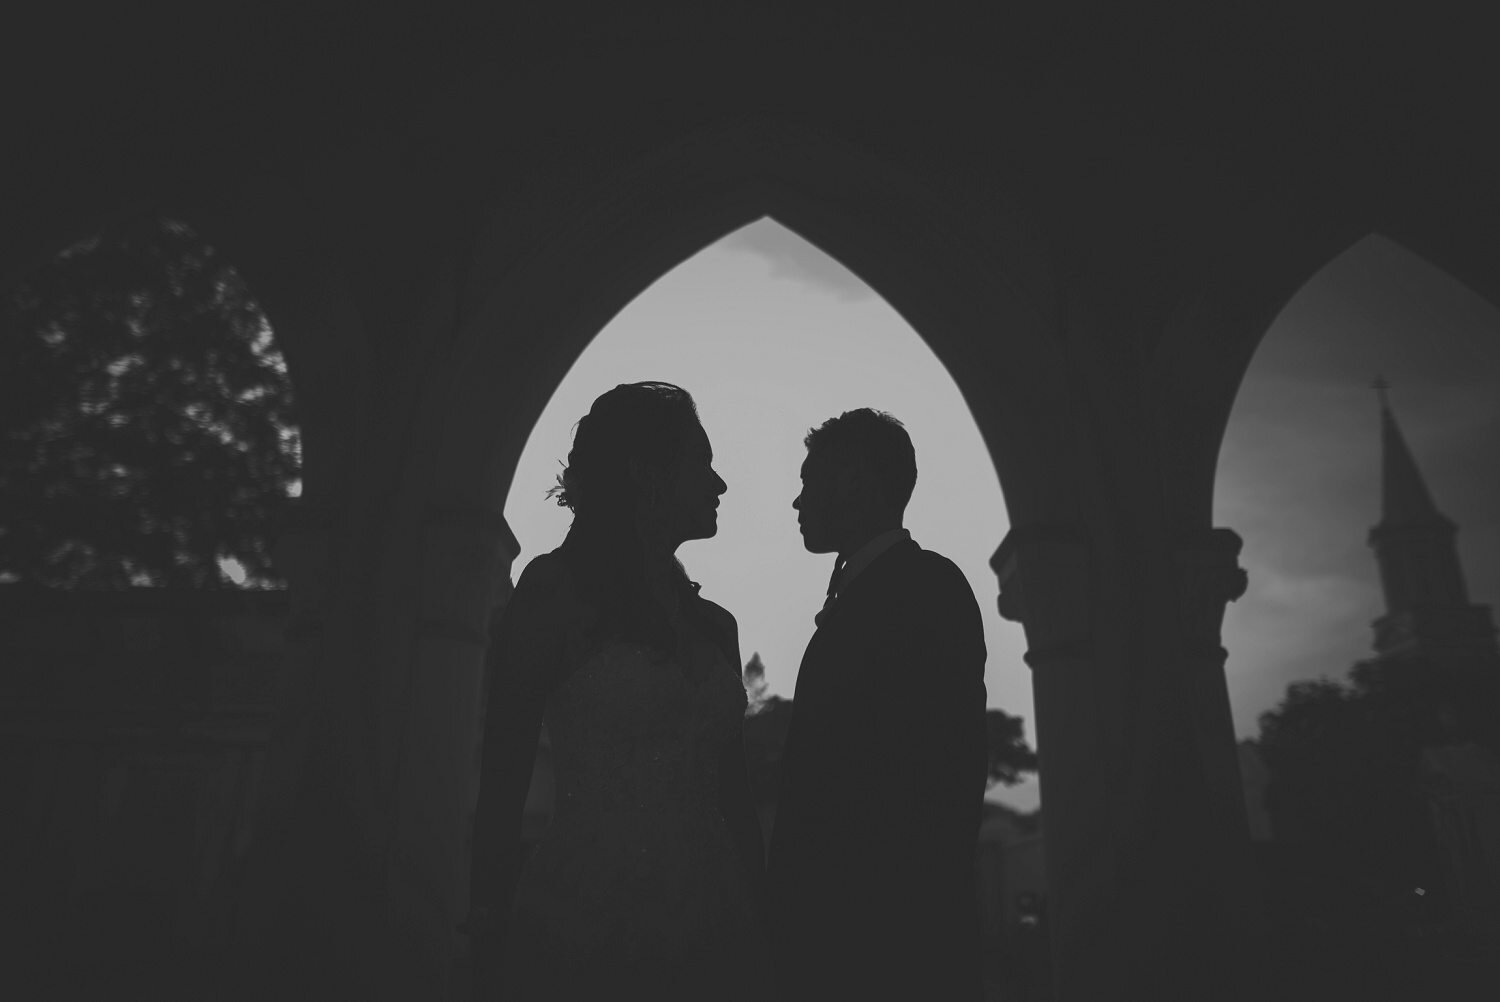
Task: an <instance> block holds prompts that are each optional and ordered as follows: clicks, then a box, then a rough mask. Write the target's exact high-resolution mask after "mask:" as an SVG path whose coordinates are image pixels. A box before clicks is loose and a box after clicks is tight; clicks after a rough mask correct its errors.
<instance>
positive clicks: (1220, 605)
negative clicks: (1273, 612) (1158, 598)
mask: <svg viewBox="0 0 1500 1002" xmlns="http://www.w3.org/2000/svg"><path fill="white" fill-rule="evenodd" d="M1243 545H1244V540H1242V539H1241V538H1240V535H1239V533H1237V532H1235V531H1234V530H1233V529H1224V528H1212V529H1204V530H1201V531H1196V532H1193V533H1190V534H1186V535H1183V536H1180V537H1179V538H1178V540H1177V542H1176V545H1175V546H1174V547H1173V553H1172V556H1173V562H1174V563H1175V565H1176V567H1177V599H1178V614H1179V616H1180V618H1181V622H1182V629H1183V635H1184V639H1185V641H1186V643H1187V646H1188V650H1189V653H1190V654H1192V655H1197V656H1202V657H1207V658H1212V659H1213V660H1215V661H1216V662H1217V663H1218V664H1219V665H1222V664H1223V663H1224V658H1225V656H1226V652H1225V650H1224V648H1223V646H1222V644H1221V642H1220V640H1221V638H1220V631H1221V629H1222V627H1223V624H1224V610H1225V608H1226V607H1227V606H1228V604H1229V603H1230V602H1233V601H1235V600H1236V599H1238V598H1239V597H1240V596H1242V595H1244V594H1245V589H1246V587H1247V586H1248V584H1249V575H1247V574H1246V573H1245V569H1244V568H1243V567H1241V566H1240V564H1239V556H1240V549H1241V547H1242V546H1243Z"/></svg>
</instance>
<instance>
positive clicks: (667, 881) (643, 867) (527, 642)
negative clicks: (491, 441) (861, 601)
mask: <svg viewBox="0 0 1500 1002" xmlns="http://www.w3.org/2000/svg"><path fill="white" fill-rule="evenodd" d="M712 463H713V452H712V448H711V447H710V445H709V441H708V436H707V434H706V433H705V432H704V430H703V427H702V425H701V424H700V423H699V421H698V415H697V409H696V408H695V406H694V404H693V400H692V397H691V396H690V395H689V394H688V393H687V391H685V390H683V389H682V388H681V387H677V386H673V385H671V384H669V383H656V382H647V383H631V384H622V385H620V386H617V387H615V388H614V389H612V390H610V391H609V392H607V393H605V394H604V395H602V396H601V397H599V398H598V399H597V400H595V401H594V404H593V407H592V408H591V409H590V411H589V413H588V415H587V416H585V417H584V418H583V419H582V420H580V421H579V423H578V426H577V431H576V433H575V436H574V440H573V448H572V451H571V452H570V453H569V455H568V464H567V468H566V470H565V471H564V472H563V474H562V476H561V477H559V478H558V483H559V486H558V487H556V488H554V489H553V490H552V491H549V492H548V495H549V496H554V495H555V497H556V500H557V503H558V504H560V505H563V506H566V507H568V508H570V509H572V511H573V524H572V526H571V528H570V529H569V530H568V534H567V537H566V538H565V539H564V540H563V543H562V545H561V546H560V547H558V548H557V549H555V550H553V551H552V552H550V553H545V554H542V555H541V556H538V557H536V558H535V559H534V560H532V561H531V562H530V563H529V564H528V565H527V567H526V569H525V571H524V572H523V573H522V575H521V578H520V580H519V581H518V582H517V584H516V590H515V594H514V595H513V596H512V598H511V600H510V604H509V606H508V607H507V608H506V610H505V613H504V615H503V616H502V617H501V620H500V623H499V627H498V631H497V635H496V636H495V637H494V638H493V639H492V643H491V648H490V653H489V671H490V672H491V690H490V691H491V695H490V697H489V707H488V713H487V717H486V724H485V736H484V753H483V765H482V771H481V780H480V795H479V805H478V810H477V813H476V818H475V832H474V856H473V882H472V893H471V898H472V903H473V913H472V914H471V918H470V921H469V923H468V928H469V931H470V934H471V935H472V936H473V946H474V955H475V975H476V981H475V985H476V995H477V997H479V998H484V999H494V998H505V999H549V1000H551V999H557V1000H566V999H574V998H578V999H582V998H598V997H604V995H605V993H609V994H610V995H611V996H612V997H620V998H652V999H728V1000H747V1002H748V1000H763V999H767V998H770V997H771V992H770V985H769V976H768V975H767V974H766V972H765V967H764V958H765V957H766V956H767V950H766V948H765V945H764V944H765V927H764V919H763V909H762V888H761V885H762V880H763V871H764V851H763V847H762V844H761V834H760V828H759V826H758V824H757V821H756V816H755V813H754V809H753V807H752V805H751V801H750V792H749V787H748V783H747V780H746V773H745V762H744V750H743V745H742V738H741V725H742V722H743V719H744V712H745V702H746V698H745V691H744V688H743V686H742V684H741V682H740V673H739V665H740V658H739V638H738V631H737V628H736V624H735V620H734V617H733V616H732V615H730V614H729V612H728V611H726V610H725V609H723V608H721V607H720V606H718V605H715V604H714V603H713V602H710V601H708V600H707V599H704V598H702V597H701V596H700V595H698V587H697V585H696V584H694V583H693V582H691V581H689V580H688V578H687V574H686V572H685V571H684V569H683V567H682V564H681V563H680V562H679V561H678V560H677V559H676V556H675V551H676V549H677V547H678V546H680V545H681V544H682V543H683V542H685V541H687V540H689V539H706V538H708V537H711V536H713V535H714V534H715V533H716V532H717V531H718V512H717V509H718V505H719V496H720V495H722V494H723V493H724V492H725V490H726V489H727V488H726V485H725V483H724V481H723V480H722V479H721V478H720V477H719V475H718V474H717V473H715V472H714V469H713V465H712ZM544 717H545V719H546V722H547V727H548V732H549V734H550V735H551V739H552V747H553V751H554V755H555V762H556V770H557V772H556V779H557V800H556V808H555V811H554V816H553V820H552V823H551V825H550V827H549V828H548V829H547V831H546V833H545V834H544V835H543V837H542V839H541V840H540V842H539V843H538V844H537V845H536V847H535V849H534V850H533V851H532V852H531V854H530V856H529V857H528V858H527V859H525V861H524V863H523V862H522V860H521V858H520V856H521V852H520V839H519V833H520V823H521V813H522V809H523V807H524V803H525V798H526V791H527V786H528V783H529V781H530V778H531V771H532V766H533V759H534V755H535V749H536V742H537V735H538V732H539V730H540V727H541V724H542V721H543V718H544Z"/></svg>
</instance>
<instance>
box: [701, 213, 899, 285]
mask: <svg viewBox="0 0 1500 1002" xmlns="http://www.w3.org/2000/svg"><path fill="white" fill-rule="evenodd" d="M716 246H717V247H719V248H722V249H724V250H728V251H732V252H735V253H739V254H752V255H754V256H756V257H758V258H760V259H761V260H763V261H765V262H766V263H767V264H768V265H770V268H771V277H772V278H778V279H784V280H787V281H792V282H799V283H801V284H802V285H806V286H809V287H811V288H814V289H817V290H818V291H820V292H824V293H826V294H828V295H830V296H833V297H834V298H835V299H838V300H840V301H842V302H846V303H852V302H858V301H860V300H864V299H870V298H873V297H874V296H875V291H874V290H873V289H871V288H870V287H869V286H868V285H866V284H865V283H864V282H863V281H862V280H861V279H860V277H859V276H858V275H856V274H854V272H852V271H850V270H849V269H848V268H846V267H844V266H843V265H842V264H840V263H839V262H838V261H836V260H834V259H833V258H832V257H830V256H829V255H828V254H825V253H824V252H823V251H822V250H820V249H818V248H817V247H815V246H813V245H812V244H810V243H808V242H807V241H806V240H804V239H803V238H802V237H800V236H798V235H797V234H795V233H793V232H792V231H791V230H789V229H787V228H786V227H784V226H782V225H781V224H779V223H776V222H774V221H773V220H770V219H760V220H757V221H756V222H753V223H751V224H750V225H749V226H746V227H743V228H741V229H739V230H736V231H735V232H733V233H731V234H729V235H728V236H727V237H725V238H724V239H723V240H720V241H719V243H718V244H717V245H716Z"/></svg>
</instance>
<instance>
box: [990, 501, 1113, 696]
mask: <svg viewBox="0 0 1500 1002" xmlns="http://www.w3.org/2000/svg"><path fill="white" fill-rule="evenodd" d="M990 567H991V569H993V570H994V572H995V577H996V579H997V580H998V582H999V584H1000V596H999V598H998V600H997V602H996V604H997V606H998V608H999V610H1000V615H1001V616H1002V617H1003V618H1005V619H1008V620H1010V621H1011V622H1015V623H1020V624H1021V625H1022V627H1023V628H1024V629H1025V630H1026V643H1027V647H1028V650H1027V652H1026V663H1027V664H1028V665H1029V666H1031V667H1032V668H1033V669H1036V668H1040V667H1044V666H1047V665H1051V664H1067V663H1076V662H1081V661H1085V660H1087V659H1088V658H1089V657H1090V656H1091V652H1092V646H1093V610H1092V603H1091V594H1092V588H1091V580H1090V576H1091V561H1090V554H1089V546H1088V540H1087V537H1086V536H1085V535H1084V533H1083V530H1082V529H1080V528H1079V527H1077V526H1072V525H1037V526H1022V527H1015V528H1012V529H1011V530H1010V532H1008V533H1006V535H1005V539H1004V540H1002V541H1001V543H1000V547H999V548H998V549H997V550H996V551H995V555H994V556H993V557H991V558H990Z"/></svg>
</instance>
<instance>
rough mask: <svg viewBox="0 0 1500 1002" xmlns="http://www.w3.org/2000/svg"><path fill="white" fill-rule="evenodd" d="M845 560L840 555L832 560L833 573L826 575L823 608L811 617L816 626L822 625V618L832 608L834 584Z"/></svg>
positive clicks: (835, 592)
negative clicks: (826, 591) (826, 588)
mask: <svg viewBox="0 0 1500 1002" xmlns="http://www.w3.org/2000/svg"><path fill="white" fill-rule="evenodd" d="M844 564H845V561H844V559H843V558H842V557H841V558H839V559H838V560H835V561H834V562H833V573H832V574H830V575H828V597H827V598H825V599H824V600H823V608H821V609H819V610H818V614H817V615H816V616H814V617H813V623H814V624H815V625H817V626H822V625H823V620H824V619H826V618H827V617H828V610H829V609H831V608H833V600H834V599H835V598H836V597H838V592H837V591H836V590H835V589H834V586H835V585H836V584H838V580H839V575H840V574H842V573H843V572H844Z"/></svg>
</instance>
